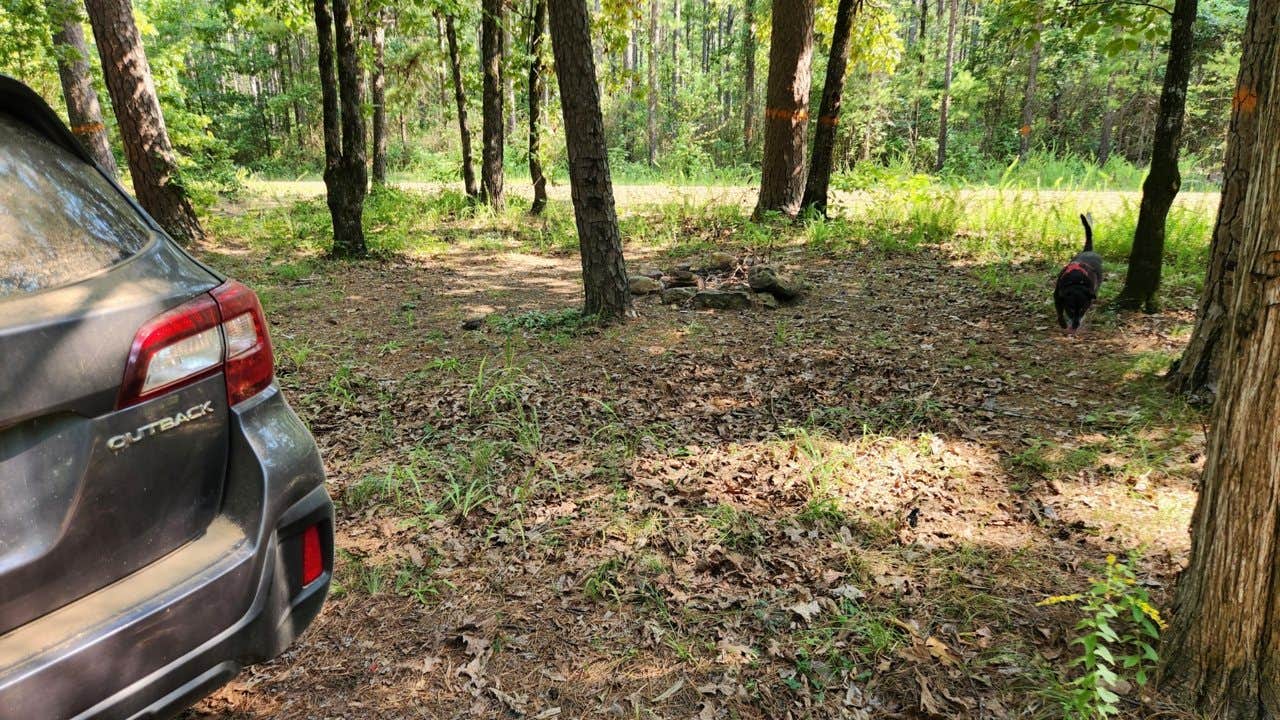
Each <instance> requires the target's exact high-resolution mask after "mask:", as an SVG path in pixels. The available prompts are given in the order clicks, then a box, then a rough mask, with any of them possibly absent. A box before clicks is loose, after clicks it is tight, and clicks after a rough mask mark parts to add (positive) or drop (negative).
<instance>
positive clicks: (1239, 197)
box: [1170, 0, 1280, 394]
mask: <svg viewBox="0 0 1280 720" xmlns="http://www.w3.org/2000/svg"><path fill="white" fill-rule="evenodd" d="M1277 15H1280V0H1258V1H1257V2H1254V3H1253V4H1252V6H1251V7H1250V9H1249V17H1248V20H1247V23H1246V27H1245V33H1244V40H1243V43H1242V47H1241V58H1240V71H1239V73H1238V75H1237V79H1236V91H1235V97H1234V99H1233V100H1232V103H1231V108H1232V110H1231V127H1230V131H1229V132H1228V133H1227V151H1226V158H1225V162H1224V168H1223V171H1222V178H1223V183H1222V199H1221V200H1220V201H1219V205H1218V220H1217V222H1216V223H1215V224H1214V227H1213V241H1212V243H1211V244H1210V260H1209V271H1208V274H1207V275H1206V276H1205V281H1204V290H1203V292H1202V293H1201V295H1200V307H1199V310H1198V312H1197V313H1196V327H1195V330H1194V331H1192V333H1191V340H1190V341H1189V342H1188V343H1187V348H1186V350H1184V351H1183V353H1182V358H1181V359H1180V360H1179V361H1178V364H1177V367H1176V368H1174V370H1173V372H1171V373H1170V382H1171V383H1172V384H1173V386H1174V387H1175V388H1176V389H1177V390H1179V391H1181V392H1183V393H1193V394H1194V393H1200V392H1202V391H1208V392H1209V393H1214V392H1216V391H1217V388H1218V378H1219V376H1220V375H1221V371H1222V364H1223V361H1224V359H1225V354H1224V352H1223V341H1224V340H1225V338H1226V334H1227V329H1228V328H1227V320H1228V319H1229V317H1228V314H1227V310H1228V305H1229V304H1230V302H1231V299H1232V294H1233V293H1232V291H1233V289H1234V287H1235V282H1234V279H1235V274H1236V272H1235V271H1236V267H1237V266H1238V264H1239V259H1238V254H1239V245H1240V238H1241V236H1242V234H1243V232H1244V225H1243V223H1244V203H1245V194H1246V193H1247V192H1248V189H1249V177H1250V173H1251V172H1252V171H1253V167H1254V146H1255V144H1256V143H1257V142H1258V112H1257V111H1258V109H1259V108H1261V107H1262V106H1264V105H1266V104H1267V103H1269V102H1273V99H1272V98H1273V97H1274V96H1271V95H1268V90H1269V87H1268V85H1267V82H1266V81H1267V80H1269V79H1270V78H1271V76H1272V75H1273V74H1274V72H1275V68H1274V66H1273V63H1274V62H1275V52H1274V51H1275V49H1276V44H1277V37H1276V34H1277V32H1280V20H1278V19H1277Z"/></svg>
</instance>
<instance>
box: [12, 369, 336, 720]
mask: <svg viewBox="0 0 1280 720" xmlns="http://www.w3.org/2000/svg"><path fill="white" fill-rule="evenodd" d="M231 422H232V425H233V427H232V430H233V432H232V433H231V438H232V439H231V448H230V463H229V467H228V472H227V483H226V486H225V493H224V503H223V509H222V512H221V514H220V515H219V516H218V517H217V518H216V519H215V520H214V522H213V523H212V524H211V525H210V526H209V528H208V530H207V531H206V532H205V533H204V534H203V535H202V536H201V537H199V538H197V539H195V540H193V541H192V542H190V543H187V544H186V545H184V546H182V547H181V548H179V549H177V550H175V551H174V552H172V553H170V554H169V555H166V556H165V557H163V558H161V559H160V560H158V561H156V562H154V563H152V564H151V565H148V566H147V567H145V568H143V569H142V570H139V571H137V572H135V573H133V574H132V575H129V576H128V577H126V578H124V579H122V580H120V581H118V582H116V583H114V584H112V585H110V586H108V587H106V588H103V589H101V590H99V591H97V592H95V593H92V594H90V595H88V596H86V597H84V598H81V599H80V600H77V601H75V602H73V603H71V604H69V605H67V606H65V607H63V608H60V609H59V610H57V611H55V612H52V613H50V614H48V615H45V616H43V617H41V618H39V619H37V620H35V621H32V622H30V623H27V624H26V625H23V626H21V627H18V628H16V629H14V630H12V631H10V632H8V633H6V634H4V635H0V720H11V719H12V720H18V719H21V720H41V719H43V718H49V719H51V720H53V719H61V718H161V717H169V716H170V715H173V714H175V713H176V712H177V711H179V710H181V709H182V708H184V707H186V706H188V705H189V704H190V703H192V702H194V701H195V700H197V699H199V698H200V697H202V696H204V695H205V694H207V693H208V692H210V691H212V690H213V689H215V688H217V687H218V686H220V685H222V684H223V683H225V682H226V681H227V680H229V679H230V678H231V677H232V676H234V675H235V674H236V673H237V672H238V671H239V669H240V668H241V667H242V666H244V665H247V664H250V663H254V662H259V661H262V660H266V659H268V658H271V657H274V656H276V655H278V654H279V653H280V652H282V651H283V650H284V649H285V648H286V647H288V645H289V644H290V643H291V642H292V641H293V640H294V638H296V637H297V635H298V634H299V633H300V632H302V630H304V629H305V628H306V627H307V625H309V624H310V623H311V621H312V620H313V619H314V618H315V616H316V614H317V613H318V612H319V610H320V606H321V605H322V604H323V603H324V599H325V595H326V593H327V592H328V586H329V579H330V576H331V573H332V568H333V530H332V528H333V505H332V503H331V502H330V500H329V496H328V493H326V491H325V489H324V469H323V466H322V465H321V463H320V457H319V453H318V451H317V449H316V446H315V442H314V440H312V438H311V436H310V434H309V433H308V432H307V430H306V428H305V427H304V426H303V425H302V423H301V422H300V421H299V420H298V418H297V416H296V415H294V413H293V411H292V410H291V409H290V408H289V406H288V404H287V403H285V401H284V399H283V397H282V396H281V395H280V393H279V392H278V391H277V390H275V389H274V388H272V389H270V390H268V391H266V392H264V393H262V394H261V395H259V396H258V397H256V398H254V399H251V400H248V401H246V402H245V403H242V404H241V405H239V406H237V407H236V408H235V409H234V412H233V417H232V419H231ZM312 526H318V527H319V529H320V537H321V547H322V554H323V558H324V572H323V573H322V574H321V575H320V577H319V578H318V579H316V580H314V581H313V582H311V583H310V584H308V585H306V586H302V583H301V576H300V571H301V558H300V550H299V548H300V540H299V536H300V534H301V533H302V532H303V531H304V530H305V529H307V528H309V527H312Z"/></svg>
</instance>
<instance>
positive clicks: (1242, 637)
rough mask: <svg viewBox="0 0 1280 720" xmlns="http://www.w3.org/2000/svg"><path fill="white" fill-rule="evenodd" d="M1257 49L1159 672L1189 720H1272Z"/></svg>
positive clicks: (1267, 186)
mask: <svg viewBox="0 0 1280 720" xmlns="http://www.w3.org/2000/svg"><path fill="white" fill-rule="evenodd" d="M1254 12H1256V13H1265V14H1266V15H1267V16H1268V17H1269V22H1274V19H1275V17H1276V15H1277V13H1278V12H1280V7H1278V4H1277V3H1276V2H1275V1H1274V0H1259V1H1258V2H1255V3H1254ZM1255 19H1256V18H1255ZM1264 42H1265V43H1266V44H1267V45H1269V47H1268V48H1266V49H1265V50H1264V52H1265V53H1266V54H1267V55H1268V56H1269V60H1266V61H1263V62H1264V63H1265V66H1266V68H1267V71H1268V72H1267V75H1266V76H1265V77H1260V78H1257V80H1258V84H1257V93H1258V95H1259V96H1260V98H1261V97H1265V98H1266V99H1267V100H1268V102H1258V103H1256V105H1254V107H1253V109H1251V110H1250V112H1253V111H1254V110H1256V112H1257V120H1256V123H1257V126H1256V127H1257V135H1256V139H1255V142H1254V144H1253V149H1252V151H1251V152H1249V153H1248V154H1247V156H1248V160H1247V165H1248V168H1249V173H1248V184H1249V190H1248V192H1247V193H1246V194H1245V197H1244V200H1243V203H1242V204H1240V205H1239V206H1238V207H1239V208H1240V212H1241V215H1242V218H1241V223H1240V228H1241V231H1240V235H1239V237H1238V244H1237V252H1238V257H1239V261H1240V265H1239V266H1240V269H1241V271H1240V272H1238V273H1236V275H1235V278H1234V284H1233V287H1232V289H1231V291H1230V293H1229V294H1228V300H1227V309H1226V312H1227V320H1226V323H1225V326H1226V330H1225V333H1224V335H1223V338H1222V341H1221V342H1222V350H1221V352H1222V355H1223V360H1222V384H1221V392H1220V395H1219V397H1218V400H1217V403H1216V404H1215V407H1214V412H1213V419H1212V421H1211V424H1210V429H1209V440H1208V449H1207V451H1206V453H1205V469H1204V476H1203V478H1202V480H1201V485H1200V497H1199V499H1198V501H1197V503H1196V509H1195V512H1194V514H1193V515H1192V520H1191V555H1190V562H1189V564H1188V566H1187V569H1186V570H1185V571H1184V572H1183V574H1182V577H1181V578H1180V580H1179V583H1178V591H1177V596H1176V601H1175V604H1174V617H1173V623H1172V627H1171V628H1170V629H1169V631H1168V632H1167V633H1166V635H1165V638H1164V643H1163V645H1164V647H1163V650H1162V652H1161V658H1162V660H1163V664H1162V666H1161V670H1160V674H1159V683H1160V687H1161V689H1162V690H1164V691H1166V692H1168V693H1170V694H1171V695H1173V696H1174V697H1175V698H1178V699H1181V700H1184V701H1186V702H1187V703H1188V704H1189V705H1191V706H1192V708H1193V709H1194V710H1196V711H1198V712H1197V715H1198V716H1200V717H1206V718H1231V719H1233V720H1234V719H1236V718H1240V719H1244V718H1249V719H1250V720H1253V719H1262V718H1275V717H1280V422H1276V418H1277V417H1280V307H1278V306H1280V245H1278V242H1280V241H1278V239H1280V103H1276V102H1275V99H1276V98H1280V75H1278V74H1277V72H1276V69H1277V62H1280V60H1278V59H1277V58H1278V55H1280V43H1277V42H1276V38H1275V37H1274V33H1272V35H1271V37H1270V38H1268V39H1267V40H1265V41H1264ZM1242 89H1243V88H1242Z"/></svg>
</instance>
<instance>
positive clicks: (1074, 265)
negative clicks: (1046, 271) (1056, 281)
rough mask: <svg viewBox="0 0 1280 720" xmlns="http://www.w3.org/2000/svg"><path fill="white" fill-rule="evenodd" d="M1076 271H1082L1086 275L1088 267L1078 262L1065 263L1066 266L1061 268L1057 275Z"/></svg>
mask: <svg viewBox="0 0 1280 720" xmlns="http://www.w3.org/2000/svg"><path fill="white" fill-rule="evenodd" d="M1076 271H1079V272H1082V273H1084V274H1085V276H1086V277H1088V275H1089V269H1088V268H1086V267H1085V266H1084V265H1082V264H1081V263H1078V262H1069V263H1067V266H1066V267H1064V268H1062V272H1060V273H1058V275H1059V277H1061V276H1062V275H1070V274H1071V273H1073V272H1076Z"/></svg>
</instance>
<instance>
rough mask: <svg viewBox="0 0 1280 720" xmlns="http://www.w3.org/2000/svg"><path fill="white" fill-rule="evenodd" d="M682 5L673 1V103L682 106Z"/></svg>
mask: <svg viewBox="0 0 1280 720" xmlns="http://www.w3.org/2000/svg"><path fill="white" fill-rule="evenodd" d="M680 5H681V0H671V15H672V17H673V18H674V20H673V22H672V26H671V92H670V95H671V103H672V107H674V108H678V107H679V106H680Z"/></svg>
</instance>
